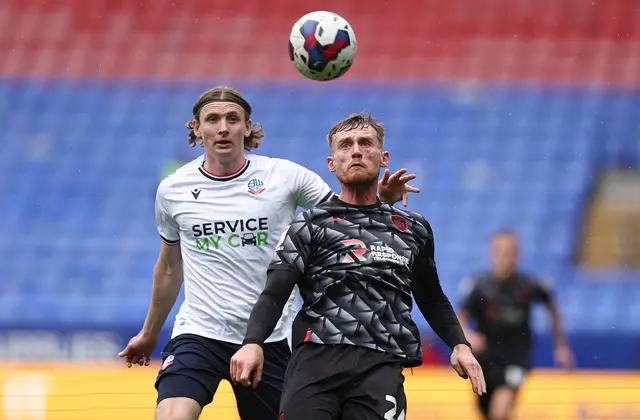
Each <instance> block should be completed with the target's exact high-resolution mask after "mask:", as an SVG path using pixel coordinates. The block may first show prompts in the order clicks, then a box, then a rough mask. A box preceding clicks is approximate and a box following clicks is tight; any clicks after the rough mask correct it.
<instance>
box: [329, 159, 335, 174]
mask: <svg viewBox="0 0 640 420" xmlns="http://www.w3.org/2000/svg"><path fill="white" fill-rule="evenodd" d="M327 166H328V167H329V171H331V172H335V171H336V165H335V163H334V162H333V156H329V157H328V158H327Z"/></svg>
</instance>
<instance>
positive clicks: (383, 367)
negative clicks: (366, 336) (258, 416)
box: [280, 343, 407, 420]
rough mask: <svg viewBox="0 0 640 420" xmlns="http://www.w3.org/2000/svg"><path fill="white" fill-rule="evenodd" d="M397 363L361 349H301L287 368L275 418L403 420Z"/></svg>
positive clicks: (310, 346) (311, 346)
mask: <svg viewBox="0 0 640 420" xmlns="http://www.w3.org/2000/svg"><path fill="white" fill-rule="evenodd" d="M403 362H404V360H403V359H401V358H399V357H397V356H394V355H391V354H388V353H383V352H379V351H375V350H370V349H366V348H364V347H357V346H351V345H340V346H330V345H322V344H314V343H305V344H302V345H300V346H299V347H298V348H296V349H295V350H294V352H293V356H292V357H291V361H290V362H289V367H288V368H287V376H286V378H285V384H284V391H283V392H282V402H281V404H280V413H281V414H280V418H281V419H285V420H300V419H303V420H334V419H335V420H338V419H341V418H345V419H347V418H348V419H350V420H376V419H380V420H383V419H394V420H396V419H404V418H405V416H406V410H407V400H406V397H405V394H404V375H403V374H402V371H403V368H404V363H403Z"/></svg>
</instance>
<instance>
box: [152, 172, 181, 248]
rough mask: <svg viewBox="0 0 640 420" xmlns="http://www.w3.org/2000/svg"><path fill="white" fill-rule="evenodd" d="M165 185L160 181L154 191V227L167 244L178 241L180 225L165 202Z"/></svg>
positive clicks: (173, 243)
mask: <svg viewBox="0 0 640 420" xmlns="http://www.w3.org/2000/svg"><path fill="white" fill-rule="evenodd" d="M166 194H167V186H166V184H165V183H164V182H161V183H160V185H159V186H158V191H157V192H156V203H155V212H156V227H157V229H158V233H159V234H160V237H161V238H162V240H163V241H164V242H165V243H166V244H168V245H175V244H177V243H178V242H180V227H179V226H178V224H177V223H176V221H175V219H174V218H173V216H172V214H171V212H170V210H169V206H168V202H167V197H166Z"/></svg>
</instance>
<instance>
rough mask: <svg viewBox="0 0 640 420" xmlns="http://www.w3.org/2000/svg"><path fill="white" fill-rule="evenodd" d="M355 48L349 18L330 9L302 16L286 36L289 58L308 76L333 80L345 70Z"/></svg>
mask: <svg viewBox="0 0 640 420" xmlns="http://www.w3.org/2000/svg"><path fill="white" fill-rule="evenodd" d="M356 49H357V44H356V34H355V33H354V31H353V28H352V27H351V25H349V22H347V21H346V20H345V19H344V18H342V17H340V16H338V15H336V14H335V13H331V12H323V11H318V12H311V13H308V14H306V15H304V16H302V17H301V18H300V19H299V20H298V21H297V22H296V23H295V25H293V29H291V35H290V36H289V58H291V61H292V62H293V65H294V66H295V68H296V69H297V70H298V71H299V72H300V73H301V74H302V75H303V76H305V77H307V78H309V79H311V80H320V81H327V80H333V79H336V78H338V77H340V76H342V75H343V74H345V73H346V72H347V71H348V70H349V68H351V65H353V60H354V59H355V56H356Z"/></svg>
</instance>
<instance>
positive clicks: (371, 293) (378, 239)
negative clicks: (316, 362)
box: [269, 197, 466, 366]
mask: <svg viewBox="0 0 640 420" xmlns="http://www.w3.org/2000/svg"><path fill="white" fill-rule="evenodd" d="M433 255H434V241H433V232H432V230H431V226H430V225H429V223H428V222H427V221H426V220H425V219H424V218H423V217H422V216H420V215H418V214H416V213H412V212H408V211H403V210H400V209H397V208H395V207H392V206H389V205H387V204H382V203H380V202H378V203H377V204H375V205H370V206H353V205H349V204H346V203H344V202H342V201H340V200H339V199H337V198H336V197H334V198H332V199H331V200H329V201H327V202H325V203H323V204H320V205H319V206H318V207H316V208H313V209H310V210H307V211H304V212H303V213H301V214H299V215H298V217H296V219H295V220H294V221H293V223H292V224H291V225H290V226H289V228H288V229H287V232H286V233H285V235H284V236H283V238H282V239H281V242H280V243H279V244H278V246H277V248H276V256H275V258H274V261H273V262H272V263H271V265H270V267H269V273H270V275H271V274H273V272H274V271H277V270H288V271H290V272H293V273H294V274H295V275H296V278H297V285H298V287H299V290H300V295H301V297H302V299H303V306H302V309H301V310H300V312H299V313H298V315H297V317H296V319H295V321H294V327H293V341H294V345H297V344H300V343H302V342H312V343H319V344H330V345H338V344H350V345H356V346H362V347H366V348H370V349H374V350H379V351H384V352H387V353H391V354H394V355H397V356H400V357H402V358H405V359H406V364H407V366H416V365H418V364H420V363H421V362H422V351H421V345H420V335H419V332H418V328H417V326H416V324H415V323H414V321H413V319H412V317H411V309H412V304H413V302H412V292H413V294H414V296H415V297H416V301H417V302H418V306H419V307H420V309H421V311H422V312H423V314H424V313H425V312H427V313H426V314H425V318H427V321H429V323H430V324H431V326H432V327H433V328H434V330H435V331H436V333H438V335H440V336H441V337H442V338H443V340H444V341H445V342H447V344H449V345H450V346H454V345H456V344H459V343H462V342H465V341H466V340H465V339H464V335H463V334H462V330H461V329H460V327H459V324H458V322H457V318H456V317H455V313H454V312H453V309H452V308H451V305H450V303H449V301H448V299H446V296H444V294H443V293H442V289H441V287H440V283H439V280H438V276H437V271H436V267H435V262H434V258H433ZM285 292H286V291H285ZM283 296H286V293H283ZM442 297H444V300H445V302H444V306H445V309H444V310H441V308H440V306H439V305H440V304H441V303H442V299H441V298H442ZM421 302H423V303H424V305H423V306H421V304H420V303H421ZM432 302H433V305H432V304H431V303H432ZM447 305H448V309H447V308H446V307H447ZM423 307H424V308H426V309H424V310H423ZM427 307H428V308H427ZM431 309H433V310H431ZM448 310H450V312H448ZM431 312H433V313H434V316H431V315H430V313H431ZM436 318H438V319H439V321H438V322H437V325H434V324H436V322H434V320H435V319H436ZM443 331H444V332H443Z"/></svg>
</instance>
